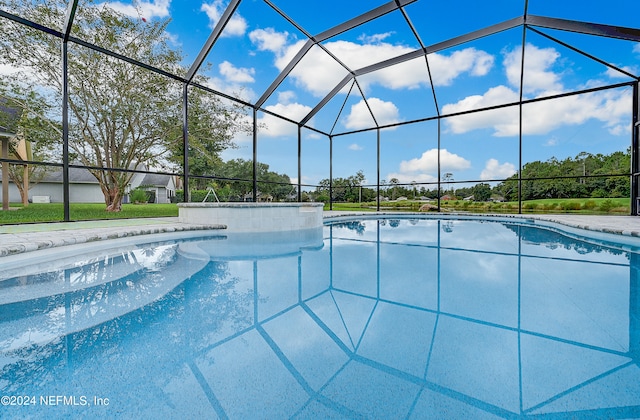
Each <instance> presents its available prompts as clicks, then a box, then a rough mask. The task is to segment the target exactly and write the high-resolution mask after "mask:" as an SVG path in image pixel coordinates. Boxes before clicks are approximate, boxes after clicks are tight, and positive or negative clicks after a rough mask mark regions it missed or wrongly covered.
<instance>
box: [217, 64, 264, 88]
mask: <svg viewBox="0 0 640 420" xmlns="http://www.w3.org/2000/svg"><path fill="white" fill-rule="evenodd" d="M218 68H219V70H220V74H221V75H222V76H224V78H225V80H226V81H228V82H232V83H253V82H255V79H254V78H253V75H254V74H255V72H256V71H255V70H254V69H252V68H239V67H235V66H234V65H233V64H231V63H230V62H228V61H223V62H222V63H220V64H219V65H218Z"/></svg>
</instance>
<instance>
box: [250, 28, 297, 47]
mask: <svg viewBox="0 0 640 420" xmlns="http://www.w3.org/2000/svg"><path fill="white" fill-rule="evenodd" d="M288 38H289V33H288V32H276V31H275V30H274V29H273V28H267V29H256V30H255V31H251V32H250V33H249V39H250V40H251V42H253V43H254V44H255V45H256V46H257V47H258V49H259V50H260V51H271V52H273V53H281V52H282V50H283V49H284V48H285V46H286V45H287V39H288Z"/></svg>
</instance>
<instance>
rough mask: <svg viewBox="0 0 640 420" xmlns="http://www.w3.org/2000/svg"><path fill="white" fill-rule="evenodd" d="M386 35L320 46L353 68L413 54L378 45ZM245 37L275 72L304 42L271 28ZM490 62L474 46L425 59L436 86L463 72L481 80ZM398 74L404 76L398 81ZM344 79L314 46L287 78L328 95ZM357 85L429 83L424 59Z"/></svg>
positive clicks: (374, 74)
mask: <svg viewBox="0 0 640 420" xmlns="http://www.w3.org/2000/svg"><path fill="white" fill-rule="evenodd" d="M389 35H390V34H389V33H384V34H375V35H371V36H366V35H363V36H361V37H360V38H359V39H360V40H361V41H362V43H355V42H349V41H333V42H328V43H326V44H324V45H325V47H326V48H327V49H328V50H329V51H331V53H332V54H334V55H335V56H336V57H338V58H339V59H340V60H342V61H343V62H344V63H345V64H346V65H347V66H349V67H350V68H351V69H354V70H355V69H360V68H363V67H366V66H369V65H371V64H374V63H378V62H380V61H383V60H386V59H389V58H392V57H397V56H400V55H403V54H406V53H409V52H412V51H414V49H413V48H409V47H406V46H402V45H392V44H389V43H385V42H382V41H383V40H384V39H385V38H387V37H388V36H389ZM249 37H250V39H251V41H252V42H253V43H254V45H256V47H257V48H258V49H259V50H261V51H271V52H273V53H274V54H275V60H274V64H275V66H276V67H277V68H278V69H279V70H283V69H284V68H285V67H286V66H287V65H288V64H289V63H290V62H291V60H292V59H293V58H294V57H295V55H296V54H297V53H298V52H299V51H300V49H301V48H302V46H303V45H304V44H305V42H304V41H302V40H299V41H295V40H290V39H289V38H290V37H289V34H288V33H286V32H276V31H275V30H274V29H272V28H267V29H258V30H255V31H252V32H251V33H250V35H249ZM291 41H293V42H291ZM493 62H494V58H493V56H491V55H489V54H487V53H486V52H484V51H481V50H476V49H475V48H465V49H463V50H459V51H455V52H453V53H451V54H450V55H442V54H437V53H435V54H430V55H429V64H430V66H431V69H432V73H433V75H434V84H436V85H449V84H451V83H452V82H453V80H454V79H455V78H457V77H459V76H460V75H462V74H464V73H468V74H470V75H472V76H483V75H485V74H487V72H488V71H489V70H490V69H491V67H492V66H493ZM400 74H401V75H402V77H398V75H400ZM346 75H347V72H346V70H345V69H344V68H343V67H342V66H341V65H340V64H339V63H337V62H336V61H335V60H334V59H333V58H332V57H331V56H329V55H328V54H326V53H325V52H324V51H323V50H322V49H321V48H318V47H313V48H311V50H309V51H308V52H307V54H306V55H305V56H304V58H303V59H302V60H301V62H300V63H299V64H298V65H297V66H296V68H295V69H294V70H293V71H292V72H291V74H290V76H291V77H293V78H294V79H295V81H296V84H297V85H298V86H299V87H300V88H302V89H305V90H307V91H308V92H311V93H312V94H314V95H316V96H324V95H326V94H327V93H328V92H329V91H330V90H331V88H333V87H334V86H336V85H337V83H338V82H340V81H341V80H342V79H343V78H344V77H345V76H346ZM360 81H361V86H362V87H363V88H364V89H365V90H366V89H367V88H368V86H369V85H372V84H378V85H380V86H383V87H386V88H389V89H414V88H417V87H420V86H428V85H429V78H428V72H427V67H426V62H425V60H424V58H423V57H420V58H419V59H415V60H410V61H406V62H404V63H400V64H398V65H395V66H393V67H388V68H385V69H381V70H378V71H375V72H372V73H369V74H367V75H365V76H362V77H360Z"/></svg>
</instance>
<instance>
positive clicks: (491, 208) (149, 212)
mask: <svg viewBox="0 0 640 420" xmlns="http://www.w3.org/2000/svg"><path fill="white" fill-rule="evenodd" d="M629 203H630V199H629V198H589V199H578V198H575V199H549V200H531V201H525V202H523V204H522V212H523V213H575V214H615V215H628V214H629ZM422 204H424V203H423V202H419V201H411V200H407V201H398V202H383V203H381V204H380V208H381V209H382V210H386V211H388V210H392V211H393V210H397V211H418V209H419V208H420V206H421V205H422ZM441 207H442V210H443V211H468V212H476V213H482V212H484V213H517V212H518V203H516V202H506V203H479V202H471V201H463V200H453V201H443V202H442V203H441ZM324 209H325V210H329V205H328V204H327V205H325V207H324ZM375 209H376V203H375V202H370V203H334V204H333V210H343V211H348V210H352V211H374V210H375ZM70 216H71V220H74V221H76V220H102V219H133V218H144V217H167V216H178V206H177V205H176V204H123V205H122V211H121V212H118V213H109V212H106V211H105V205H104V204H81V203H73V204H71V206H70ZM63 220H64V207H63V205H62V203H51V204H29V206H27V207H22V204H12V205H11V210H9V211H0V225H5V224H17V223H34V222H59V221H63Z"/></svg>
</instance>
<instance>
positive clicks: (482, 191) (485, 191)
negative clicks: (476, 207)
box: [472, 182, 491, 201]
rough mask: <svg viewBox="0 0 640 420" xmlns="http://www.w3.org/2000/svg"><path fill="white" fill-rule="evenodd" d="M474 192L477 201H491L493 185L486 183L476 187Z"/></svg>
mask: <svg viewBox="0 0 640 420" xmlns="http://www.w3.org/2000/svg"><path fill="white" fill-rule="evenodd" d="M472 191H473V199H474V200H475V201H489V199H490V198H491V185H489V184H486V183H484V182H483V183H480V184H476V185H474V186H473V188H472Z"/></svg>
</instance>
